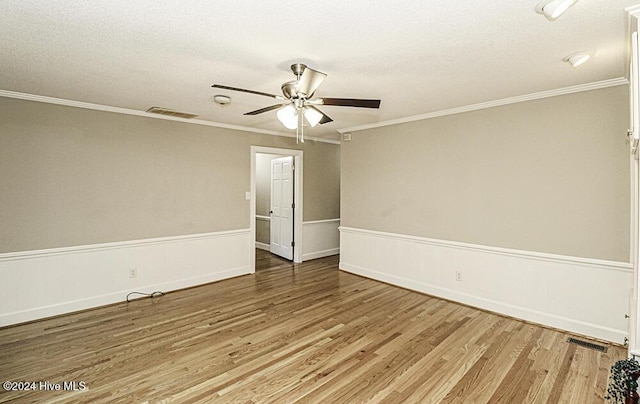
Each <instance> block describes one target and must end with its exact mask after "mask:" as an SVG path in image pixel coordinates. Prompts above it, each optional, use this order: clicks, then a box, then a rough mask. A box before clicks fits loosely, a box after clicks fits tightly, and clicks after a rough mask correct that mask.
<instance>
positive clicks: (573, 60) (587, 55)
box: [562, 52, 592, 67]
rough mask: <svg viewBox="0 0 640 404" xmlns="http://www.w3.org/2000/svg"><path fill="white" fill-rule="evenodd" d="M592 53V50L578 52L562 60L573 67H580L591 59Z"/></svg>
mask: <svg viewBox="0 0 640 404" xmlns="http://www.w3.org/2000/svg"><path fill="white" fill-rule="evenodd" d="M591 55H592V52H576V53H572V54H571V55H567V56H565V57H564V58H562V61H564V62H567V63H569V64H570V65H571V67H578V66H580V65H582V64H583V63H585V62H586V61H587V60H589V59H591Z"/></svg>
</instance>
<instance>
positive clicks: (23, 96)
mask: <svg viewBox="0 0 640 404" xmlns="http://www.w3.org/2000/svg"><path fill="white" fill-rule="evenodd" d="M0 97H4V98H15V99H18V100H26V101H35V102H43V103H45V104H54V105H63V106H66V107H74V108H83V109H91V110H94V111H103V112H113V113H116V114H123V115H134V116H141V117H144V118H152V119H162V120H165V121H175V122H182V123H188V124H192V125H201V126H210V127H214V128H223V129H231V130H237V131H242V132H250V133H258V134H262V135H269V136H283V137H291V138H295V136H294V135H291V134H289V133H284V132H278V131H273V130H266V129H256V128H250V127H247V126H240V125H229V124H226V123H219V122H212V121H205V120H202V119H185V118H177V117H173V116H166V115H158V114H152V113H149V112H146V111H138V110H135V109H129V108H121V107H114V106H111V105H101V104H92V103H89V102H82V101H74V100H66V99H64V98H55V97H47V96H44V95H37V94H28V93H20V92H17V91H9V90H2V89H0ZM306 140H313V141H316V142H323V143H331V144H340V141H338V140H332V139H324V138H319V137H306Z"/></svg>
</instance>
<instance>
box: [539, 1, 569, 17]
mask: <svg viewBox="0 0 640 404" xmlns="http://www.w3.org/2000/svg"><path fill="white" fill-rule="evenodd" d="M577 2H578V0H540V2H539V3H538V4H537V5H536V13H538V14H542V15H544V16H545V17H546V18H547V20H549V21H555V20H556V19H557V18H558V17H560V16H561V15H562V14H564V12H565V11H567V10H568V9H569V7H571V6H573V5H574V4H576V3H577Z"/></svg>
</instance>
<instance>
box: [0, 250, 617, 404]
mask: <svg viewBox="0 0 640 404" xmlns="http://www.w3.org/2000/svg"><path fill="white" fill-rule="evenodd" d="M258 254H259V255H258V259H257V262H260V263H261V266H260V270H258V271H256V274H254V275H246V276H242V277H238V278H234V279H229V280H225V281H221V282H216V283H212V284H208V285H204V286H200V287H196V288H192V289H186V290H182V291H178V292H173V293H168V294H166V295H165V296H160V297H154V298H152V299H149V298H146V299H140V300H136V301H133V302H131V303H129V304H126V303H122V304H116V305H111V306H107V307H102V308H98V309H94V310H89V311H85V312H80V313H75V314H70V315H65V316H61V317H57V318H52V319H48V320H43V321H38V322H33V323H29V324H24V325H18V326H13V327H8V328H4V329H0V378H1V379H2V381H6V380H10V381H15V382H19V381H22V382H24V381H32V382H37V383H38V384H37V385H36V386H35V387H36V388H37V389H40V388H42V387H44V386H45V385H44V384H42V385H41V384H40V383H39V382H40V381H43V382H44V381H47V382H49V383H50V386H55V384H56V383H60V385H61V389H63V388H64V387H65V386H64V385H63V384H62V383H63V382H76V383H77V384H76V387H77V388H79V387H81V385H80V384H79V383H80V382H82V383H84V384H85V385H86V389H85V390H84V391H42V390H40V391H9V392H4V391H1V390H0V402H8V401H10V402H51V403H55V402H64V403H75V402H82V403H113V402H122V403H134V402H136V403H139V402H179V403H183V402H184V403H200V402H203V403H204V402H216V403H217V402H220V403H293V402H300V403H359V402H381V403H418V402H419V403H423V402H424V403H439V402H442V403H511V404H513V403H580V404H584V403H602V402H603V398H602V397H603V395H604V391H605V389H606V385H607V378H608V371H609V368H610V366H611V364H613V362H615V361H616V360H618V359H622V358H624V357H626V350H625V349H624V348H622V347H619V346H614V345H609V346H608V352H607V353H600V352H598V351H595V350H592V349H588V348H583V347H581V346H577V345H574V344H569V343H567V342H566V340H567V337H568V336H569V335H568V334H567V333H564V332H559V331H556V330H551V329H547V328H543V327H539V326H536V325H531V324H527V323H524V322H520V321H516V320H513V319H509V318H505V317H501V316H498V315H494V314H491V313H487V312H484V311H480V310H475V309H473V308H470V307H466V306H462V305H458V304H455V303H451V302H447V301H443V300H440V299H436V298H432V297H429V296H425V295H421V294H419V293H415V292H411V291H408V290H405V289H400V288H396V287H393V286H390V285H387V284H383V283H379V282H376V281H372V280H369V279H365V278H361V277H358V276H354V275H351V274H349V273H345V272H342V271H338V270H337V263H338V257H337V256H334V257H328V258H322V259H318V260H313V261H309V262H305V263H304V264H293V263H290V262H287V261H283V260H280V259H278V258H275V257H271V256H261V255H260V254H263V253H262V252H258ZM269 265H271V266H269ZM267 268H270V269H268V270H267ZM123 300H124V296H123ZM67 387H70V386H69V385H67Z"/></svg>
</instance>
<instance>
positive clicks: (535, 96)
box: [338, 77, 629, 134]
mask: <svg viewBox="0 0 640 404" xmlns="http://www.w3.org/2000/svg"><path fill="white" fill-rule="evenodd" d="M628 84H629V80H627V79H626V78H624V77H619V78H616V79H610V80H603V81H596V82H593V83H587V84H580V85H577V86H571V87H563V88H558V89H554V90H548V91H540V92H537V93H531V94H525V95H519V96H516V97H509V98H503V99H500V100H494V101H488V102H482V103H479V104H471V105H465V106H462V107H456V108H450V109H444V110H441V111H434V112H428V113H426V114H420V115H413V116H407V117H404V118H399V119H391V120H388V121H381V122H376V123H371V124H366V125H358V126H352V127H349V128H342V129H338V133H340V134H344V133H349V132H356V131H359V130H366V129H374V128H381V127H384V126H391V125H399V124H403V123H409V122H415V121H423V120H427V119H432V118H438V117H441V116H446V115H455V114H461V113H463V112H471V111H477V110H480V109H486V108H493V107H499V106H503V105H509V104H517V103H520V102H526V101H534V100H539V99H543V98H550V97H557V96H560V95H567V94H573V93H579V92H583V91H591V90H599V89H602V88H607V87H615V86H621V85H628Z"/></svg>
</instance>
